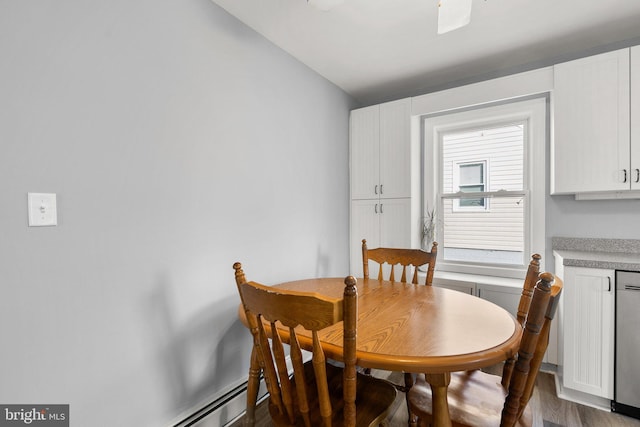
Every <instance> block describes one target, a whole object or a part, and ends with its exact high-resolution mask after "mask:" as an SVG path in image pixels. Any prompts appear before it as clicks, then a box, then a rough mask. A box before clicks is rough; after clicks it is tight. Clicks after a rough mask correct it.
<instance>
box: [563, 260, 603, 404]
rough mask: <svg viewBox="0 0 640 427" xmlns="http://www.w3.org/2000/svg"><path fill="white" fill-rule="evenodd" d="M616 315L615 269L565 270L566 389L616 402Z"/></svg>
mask: <svg viewBox="0 0 640 427" xmlns="http://www.w3.org/2000/svg"><path fill="white" fill-rule="evenodd" d="M614 313H615V271H614V270H607V269H598V268H584V267H570V266H565V267H564V289H563V305H562V350H563V357H562V385H563V387H564V388H568V389H571V390H576V391H580V392H583V393H587V394H590V395H593V396H599V397H603V398H606V399H613V378H614V377H613V372H614V371H613V360H614V359H613V358H614V319H615V318H614Z"/></svg>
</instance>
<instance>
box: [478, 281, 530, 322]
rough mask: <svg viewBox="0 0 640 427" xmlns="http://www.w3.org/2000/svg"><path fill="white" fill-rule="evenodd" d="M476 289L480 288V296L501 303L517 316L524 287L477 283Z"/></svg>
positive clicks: (501, 305) (497, 303) (500, 304)
mask: <svg viewBox="0 0 640 427" xmlns="http://www.w3.org/2000/svg"><path fill="white" fill-rule="evenodd" d="M476 289H477V290H478V297H480V298H482V299H486V300H487V301H491V302H492V303H494V304H496V305H499V306H500V307H502V308H504V309H505V310H507V311H508V312H509V313H511V314H512V315H513V317H516V314H517V313H518V304H519V303H520V295H521V294H522V288H510V287H507V286H494V285H487V284H484V283H477V284H476Z"/></svg>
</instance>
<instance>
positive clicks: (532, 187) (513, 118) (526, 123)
mask: <svg viewBox="0 0 640 427" xmlns="http://www.w3.org/2000/svg"><path fill="white" fill-rule="evenodd" d="M545 104H546V100H545V99H543V98H540V99H534V100H528V101H520V102H515V103H510V104H503V105H499V106H492V107H486V108H478V109H474V110H469V111H464V112H460V113H452V114H447V115H439V116H436V117H427V118H425V120H424V130H425V133H424V136H425V138H424V147H425V158H424V166H425V167H424V170H425V191H424V197H425V198H424V200H425V212H428V211H429V210H430V209H431V208H432V207H434V206H435V208H436V218H437V221H436V241H438V243H439V244H440V254H439V260H438V265H439V269H441V270H445V271H457V272H469V273H477V274H492V275H500V276H505V277H521V274H522V272H523V271H524V270H525V268H526V265H527V264H528V262H529V257H530V255H531V254H532V253H533V252H542V251H543V248H544V189H545V175H544V169H545V168H544V153H545V151H544V150H545V148H544V147H545V142H546V109H545ZM534 231H535V233H534Z"/></svg>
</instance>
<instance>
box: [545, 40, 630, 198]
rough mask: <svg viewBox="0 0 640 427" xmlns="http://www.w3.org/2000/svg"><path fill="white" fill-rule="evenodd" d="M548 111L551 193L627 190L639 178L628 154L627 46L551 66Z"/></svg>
mask: <svg viewBox="0 0 640 427" xmlns="http://www.w3.org/2000/svg"><path fill="white" fill-rule="evenodd" d="M636 55H637V52H636ZM635 67H636V68H637V67H638V65H637V64H636V66H635ZM635 74H637V70H636V71H635ZM636 78H637V76H636ZM639 82H640V80H639ZM553 109H554V110H553V111H554V113H553V118H554V121H553V123H554V124H553V126H554V137H553V144H552V151H551V156H552V179H551V193H552V194H561V193H582V192H602V191H618V190H629V189H631V188H632V185H631V184H632V181H634V180H636V179H638V180H640V170H639V171H638V176H636V175H634V170H633V168H634V167H635V168H640V165H631V157H630V156H631V152H632V151H633V150H632V144H631V138H630V57H629V49H622V50H618V51H613V52H608V53H604V54H601V55H596V56H591V57H587V58H582V59H579V60H575V61H570V62H565V63H562V64H558V65H556V66H555V67H554V91H553ZM638 145H639V146H640V144H638ZM636 151H637V150H636Z"/></svg>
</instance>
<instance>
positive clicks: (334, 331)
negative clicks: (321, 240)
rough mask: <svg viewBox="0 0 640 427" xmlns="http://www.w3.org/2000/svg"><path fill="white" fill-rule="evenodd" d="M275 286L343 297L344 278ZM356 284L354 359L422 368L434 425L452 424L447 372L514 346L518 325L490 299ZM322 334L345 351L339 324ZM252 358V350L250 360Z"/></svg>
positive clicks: (327, 343)
mask: <svg viewBox="0 0 640 427" xmlns="http://www.w3.org/2000/svg"><path fill="white" fill-rule="evenodd" d="M277 287H278V288H283V289H290V290H297V291H305V292H316V293H319V294H322V295H326V296H330V297H335V298H341V297H342V293H343V291H344V278H322V279H308V280H298V281H294V282H287V283H282V284H279V285H277ZM357 288H358V336H357V353H356V357H357V364H358V365H359V366H362V367H364V368H375V369H382V370H388V371H403V372H412V373H424V374H425V375H426V376H427V380H428V381H429V383H430V385H431V387H432V390H433V405H434V407H433V416H434V425H435V426H437V427H440V426H450V425H451V421H450V419H449V408H448V404H447V387H448V385H449V381H450V373H451V372H455V371H466V370H472V369H478V368H482V367H486V366H490V365H493V364H495V363H498V362H501V361H503V360H506V359H507V358H509V357H511V356H512V355H514V354H515V352H517V348H518V344H519V341H520V337H521V334H522V328H521V327H520V325H519V324H518V322H517V321H516V320H515V319H514V317H513V316H512V315H511V314H509V313H508V312H507V311H506V310H504V309H503V308H501V307H499V306H497V305H495V304H493V303H491V302H489V301H486V300H483V299H480V298H477V297H474V296H472V295H468V294H464V293H462V292H457V291H453V290H450V289H444V288H438V287H435V286H424V285H413V284H407V283H398V282H388V281H378V280H375V279H358V285H357ZM241 311H242V310H241ZM243 314H244V313H241V318H242V317H244V316H243ZM242 320H243V321H244V319H242ZM299 338H300V344H301V345H302V346H305V345H306V346H308V347H310V342H311V341H310V340H305V339H304V338H302V337H299ZM320 340H321V343H322V346H323V348H324V350H325V353H326V354H327V356H328V357H331V358H333V359H336V360H341V359H342V326H341V324H338V325H336V326H334V327H332V328H327V329H325V330H324V331H322V333H321V334H320ZM256 363H257V361H256V360H255V357H252V365H255V364H256ZM251 371H253V375H252V374H251V372H250V375H249V376H250V379H249V382H250V384H249V390H248V395H247V399H249V400H248V402H247V409H249V407H250V405H252V402H251V400H252V399H253V405H255V397H253V398H252V397H251V396H250V395H251V394H253V392H251V390H252V389H253V388H256V392H257V384H256V385H254V386H252V384H251V383H252V381H255V380H257V378H258V376H257V375H255V373H256V366H252V368H251ZM258 372H259V369H258ZM252 377H254V378H253V380H252ZM251 412H252V411H251ZM252 415H253V414H251V416H250V417H249V418H252Z"/></svg>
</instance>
